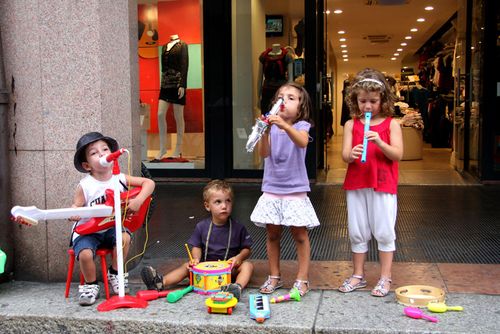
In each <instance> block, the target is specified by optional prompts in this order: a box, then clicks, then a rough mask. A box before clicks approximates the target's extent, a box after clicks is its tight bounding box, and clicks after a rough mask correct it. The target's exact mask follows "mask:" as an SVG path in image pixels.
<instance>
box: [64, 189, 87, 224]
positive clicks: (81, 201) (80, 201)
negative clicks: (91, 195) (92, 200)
mask: <svg viewBox="0 0 500 334" xmlns="http://www.w3.org/2000/svg"><path fill="white" fill-rule="evenodd" d="M82 206H85V195H84V194H83V189H82V186H81V185H80V184H79V185H78V186H77V187H76V191H75V195H74V196H73V204H72V205H71V207H72V208H80V207H82ZM80 219H81V217H80V216H71V217H69V218H68V220H71V221H79V220H80Z"/></svg>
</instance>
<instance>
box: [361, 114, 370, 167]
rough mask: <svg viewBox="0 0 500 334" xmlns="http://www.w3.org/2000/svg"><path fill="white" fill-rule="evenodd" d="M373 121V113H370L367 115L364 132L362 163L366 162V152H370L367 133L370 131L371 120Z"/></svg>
mask: <svg viewBox="0 0 500 334" xmlns="http://www.w3.org/2000/svg"><path fill="white" fill-rule="evenodd" d="M371 119H372V113H371V112H370V111H368V112H366V113H365V131H364V132H363V138H364V139H363V153H362V154H361V162H362V163H365V162H366V152H367V151H368V139H367V138H366V133H367V132H368V131H370V120H371Z"/></svg>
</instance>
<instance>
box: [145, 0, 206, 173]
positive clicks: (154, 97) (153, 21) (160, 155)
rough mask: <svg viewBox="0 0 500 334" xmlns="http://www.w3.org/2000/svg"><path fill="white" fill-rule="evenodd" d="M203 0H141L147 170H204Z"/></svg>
mask: <svg viewBox="0 0 500 334" xmlns="http://www.w3.org/2000/svg"><path fill="white" fill-rule="evenodd" d="M202 27H203V26H202V3H201V1H200V0H169V1H157V2H154V3H152V2H151V1H139V4H138V28H139V31H138V35H139V43H138V55H139V90H140V103H141V108H140V110H141V131H142V135H141V146H142V152H141V153H142V154H141V155H142V160H143V162H144V164H145V165H146V167H147V168H148V169H160V170H161V169H204V168H205V125H204V101H203V97H204V95H203V56H202V53H203V41H202V36H203V34H202Z"/></svg>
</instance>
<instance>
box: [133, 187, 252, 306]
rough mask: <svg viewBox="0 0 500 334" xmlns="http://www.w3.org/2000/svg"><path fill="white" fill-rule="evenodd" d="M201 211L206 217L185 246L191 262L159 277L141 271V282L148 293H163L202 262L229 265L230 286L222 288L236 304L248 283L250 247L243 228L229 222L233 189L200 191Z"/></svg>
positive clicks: (250, 240)
mask: <svg viewBox="0 0 500 334" xmlns="http://www.w3.org/2000/svg"><path fill="white" fill-rule="evenodd" d="M203 201H204V205H205V209H207V211H208V212H210V215H211V216H210V217H209V218H205V219H203V220H202V221H200V222H199V223H198V224H197V225H196V227H195V229H194V232H193V234H192V235H191V238H189V241H188V243H189V244H190V245H191V246H192V247H193V249H192V257H193V260H192V261H189V263H185V264H183V265H182V266H180V267H178V268H177V269H174V270H173V271H171V272H169V273H167V274H166V275H164V276H162V275H159V274H158V273H157V271H156V270H155V269H154V268H153V267H150V266H146V267H144V268H142V270H141V276H142V280H143V281H144V284H146V286H147V287H148V289H149V290H158V291H160V290H163V289H164V287H167V286H170V285H173V284H177V283H179V282H180V281H182V280H183V279H185V278H186V277H188V276H189V269H190V267H192V266H196V265H197V264H198V263H200V262H205V261H218V260H223V261H229V262H231V263H232V272H231V277H232V278H236V279H233V281H234V283H231V284H228V285H226V286H223V287H222V288H221V289H222V290H223V291H228V292H231V293H232V294H233V295H234V296H235V297H236V298H237V299H238V300H239V299H240V296H241V291H242V290H243V288H245V287H246V286H247V284H248V281H250V277H251V276H252V272H253V265H252V263H250V262H248V261H245V260H246V259H248V257H249V256H250V247H251V246H252V244H253V241H252V238H251V237H250V234H248V231H247V229H246V228H245V226H243V225H241V224H240V223H238V222H237V221H235V220H234V219H232V218H231V211H232V209H233V189H232V188H231V186H230V185H229V184H228V183H226V182H225V181H221V180H213V181H211V182H209V183H208V184H207V185H206V186H205V188H204V189H203Z"/></svg>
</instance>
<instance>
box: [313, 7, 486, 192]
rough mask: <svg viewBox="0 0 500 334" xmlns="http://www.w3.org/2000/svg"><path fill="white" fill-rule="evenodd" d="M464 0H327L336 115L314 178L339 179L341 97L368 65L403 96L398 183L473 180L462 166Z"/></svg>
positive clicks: (344, 111)
mask: <svg viewBox="0 0 500 334" xmlns="http://www.w3.org/2000/svg"><path fill="white" fill-rule="evenodd" d="M462 5H463V1H460V0H439V1H437V0H431V1H409V0H379V1H376V0H374V1H370V0H367V1H349V0H329V1H327V3H326V15H325V17H326V29H325V34H326V35H327V38H325V41H326V42H325V48H326V49H327V58H328V60H327V63H328V65H327V68H328V70H327V81H328V83H329V91H330V92H331V93H330V94H331V98H330V97H326V100H327V101H328V102H330V104H331V105H332V114H333V117H332V119H333V122H332V124H327V126H326V132H327V140H326V142H325V155H324V158H325V164H324V170H323V171H322V172H320V173H319V176H318V181H319V182H322V183H329V184H332V183H333V184H341V183H342V182H343V180H344V176H345V172H346V168H347V165H346V163H345V162H343V161H342V159H341V146H342V134H343V124H344V123H345V121H346V120H347V119H349V114H348V109H347V108H346V105H345V104H344V103H343V97H344V93H345V88H346V87H347V86H348V85H349V81H350V80H352V78H353V76H354V75H355V73H356V72H358V71H359V70H361V69H363V68H366V67H372V68H376V69H378V70H380V71H381V72H382V73H384V74H385V75H386V78H387V79H388V80H392V79H393V80H394V81H395V85H394V89H395V91H396V93H397V95H398V96H399V100H400V101H399V102H398V103H396V105H397V106H396V108H395V109H396V110H395V117H397V119H398V120H399V121H400V122H401V124H402V130H403V142H404V155H403V160H402V161H401V162H400V165H399V170H400V180H399V182H400V184H402V185H404V184H443V185H444V184H474V183H476V182H477V181H476V180H475V179H474V178H473V177H471V176H469V175H468V174H467V173H463V172H462V171H461V168H462V166H461V159H463V156H461V155H462V153H461V152H460V149H461V147H460V145H459V143H460V138H459V135H460V124H461V122H463V120H462V119H461V114H460V112H461V109H463V104H461V103H462V100H463V96H461V94H463V87H460V80H459V75H460V72H459V71H460V68H461V67H463V65H462V64H461V59H460V55H461V53H462V52H463V49H461V48H462V44H463V38H464V37H463V36H464V35H465V33H464V31H465V20H464V19H463V12H464V10H463V9H462V8H461V6H462ZM462 73H463V71H462ZM332 134H333V135H332ZM476 137H477V136H476ZM471 140H474V134H473V135H472V139H471ZM473 145H474V143H472V145H471V146H472V147H474V146H473ZM476 147H477V143H476ZM476 155H477V153H476ZM476 159H477V157H476Z"/></svg>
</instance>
